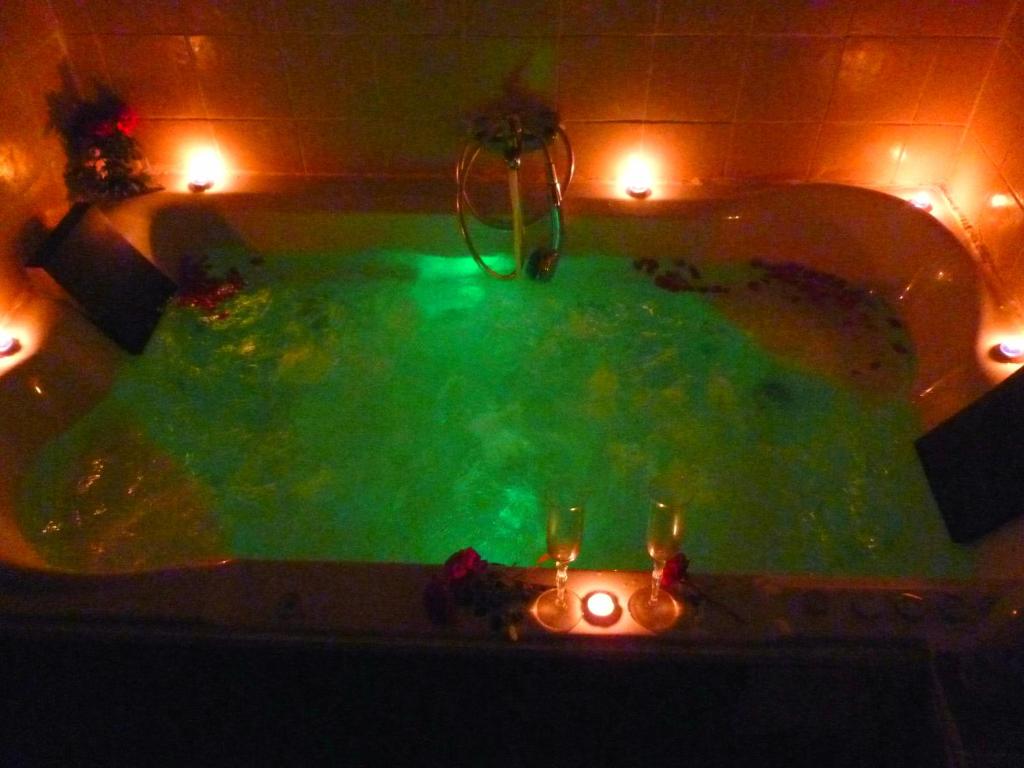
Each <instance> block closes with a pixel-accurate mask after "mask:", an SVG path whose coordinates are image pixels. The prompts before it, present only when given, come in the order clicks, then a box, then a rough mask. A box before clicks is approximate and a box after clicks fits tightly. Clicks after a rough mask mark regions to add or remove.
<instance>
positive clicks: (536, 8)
mask: <svg viewBox="0 0 1024 768" xmlns="http://www.w3.org/2000/svg"><path fill="white" fill-rule="evenodd" d="M561 8H562V3H560V2H552V0H517V1H516V2H512V3H509V2H495V0H467V2H466V10H465V14H466V28H467V30H468V31H469V33H470V34H474V35H497V36H499V37H504V36H507V35H557V34H558V33H559V29H560V22H561V17H562V14H561ZM566 32H568V33H572V30H571V29H567V30H566Z"/></svg>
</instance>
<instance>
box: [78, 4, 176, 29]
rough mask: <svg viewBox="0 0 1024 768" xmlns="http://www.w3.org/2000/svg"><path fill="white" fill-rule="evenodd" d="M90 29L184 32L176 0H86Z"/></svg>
mask: <svg viewBox="0 0 1024 768" xmlns="http://www.w3.org/2000/svg"><path fill="white" fill-rule="evenodd" d="M85 6H86V9H87V11H88V13H89V19H90V20H91V22H92V28H93V31H94V32H98V33H102V34H108V33H109V34H172V35H173V34H178V35H180V34H184V33H185V17H184V15H183V14H182V12H181V3H180V2H179V0H86V2H85Z"/></svg>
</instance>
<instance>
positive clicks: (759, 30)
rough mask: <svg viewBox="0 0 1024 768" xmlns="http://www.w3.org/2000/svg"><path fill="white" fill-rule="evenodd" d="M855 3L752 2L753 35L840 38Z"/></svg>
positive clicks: (825, 0) (810, 0)
mask: <svg viewBox="0 0 1024 768" xmlns="http://www.w3.org/2000/svg"><path fill="white" fill-rule="evenodd" d="M856 2H858V0H754V2H753V3H752V5H753V6H754V26H753V32H754V34H755V35H756V34H810V35H843V34H845V33H846V30H847V28H848V27H849V25H850V14H851V13H852V11H853V7H854V4H855V3H856Z"/></svg>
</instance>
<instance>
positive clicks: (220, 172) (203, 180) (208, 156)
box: [185, 147, 228, 191]
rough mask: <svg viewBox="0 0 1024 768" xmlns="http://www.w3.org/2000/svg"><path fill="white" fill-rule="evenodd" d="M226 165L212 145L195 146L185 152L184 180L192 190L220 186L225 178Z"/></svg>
mask: <svg viewBox="0 0 1024 768" xmlns="http://www.w3.org/2000/svg"><path fill="white" fill-rule="evenodd" d="M227 175H228V171H227V165H226V164H225V163H224V158H223V157H221V154H220V152H218V151H217V150H216V149H213V148H212V147H196V148H194V149H192V150H190V151H189V152H188V153H187V161H186V172H185V180H186V182H187V184H188V188H189V189H190V190H192V191H205V190H207V189H210V188H213V187H222V186H223V185H224V182H225V181H226V180H227Z"/></svg>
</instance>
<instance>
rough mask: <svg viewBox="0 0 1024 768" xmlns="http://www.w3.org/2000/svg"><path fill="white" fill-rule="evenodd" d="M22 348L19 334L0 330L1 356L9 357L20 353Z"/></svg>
mask: <svg viewBox="0 0 1024 768" xmlns="http://www.w3.org/2000/svg"><path fill="white" fill-rule="evenodd" d="M20 349H21V342H20V341H18V337H17V336H12V335H11V334H9V333H6V332H4V331H0V357H9V356H10V355H14V354H17V353H18V350H20Z"/></svg>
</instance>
